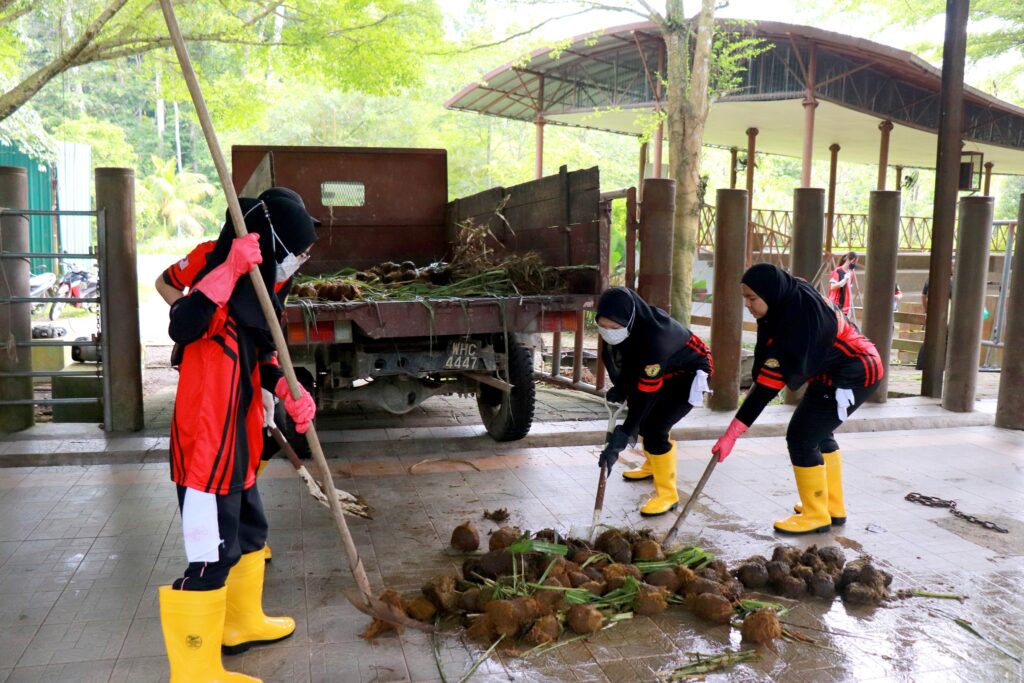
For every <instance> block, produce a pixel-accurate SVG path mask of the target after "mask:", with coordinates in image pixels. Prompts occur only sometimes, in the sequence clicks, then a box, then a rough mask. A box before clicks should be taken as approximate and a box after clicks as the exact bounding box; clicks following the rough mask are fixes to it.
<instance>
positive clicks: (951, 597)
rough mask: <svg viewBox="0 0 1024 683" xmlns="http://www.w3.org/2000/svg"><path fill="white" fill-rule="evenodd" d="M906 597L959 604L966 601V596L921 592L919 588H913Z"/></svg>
mask: <svg viewBox="0 0 1024 683" xmlns="http://www.w3.org/2000/svg"><path fill="white" fill-rule="evenodd" d="M908 595H910V596H911V597H914V598H939V599H940V600H958V601H960V602H963V601H964V600H966V599H967V596H966V595H957V594H956V593H935V592H933V591H926V590H921V589H919V588H915V589H914V590H912V591H910V592H909V593H908Z"/></svg>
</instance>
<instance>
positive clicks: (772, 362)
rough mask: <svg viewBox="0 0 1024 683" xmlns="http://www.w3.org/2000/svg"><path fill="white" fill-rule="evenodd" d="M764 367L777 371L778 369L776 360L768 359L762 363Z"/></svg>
mask: <svg viewBox="0 0 1024 683" xmlns="http://www.w3.org/2000/svg"><path fill="white" fill-rule="evenodd" d="M764 366H765V367H766V368H772V369H774V370H778V369H779V361H778V359H776V358H769V359H768V360H766V361H765V362H764Z"/></svg>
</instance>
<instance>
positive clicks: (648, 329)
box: [597, 287, 691, 384]
mask: <svg viewBox="0 0 1024 683" xmlns="http://www.w3.org/2000/svg"><path fill="white" fill-rule="evenodd" d="M597 315H598V317H601V318H607V319H609V320H613V321H615V322H617V323H618V324H620V325H622V326H623V327H626V328H627V329H629V336H628V337H626V340H625V341H623V342H622V343H621V344H616V345H614V346H612V345H611V344H603V345H602V346H603V347H604V358H605V365H606V366H607V367H608V373H609V375H611V377H612V381H613V382H614V383H616V384H619V383H621V380H619V379H618V378H617V376H616V375H620V376H621V375H622V374H623V373H626V374H627V375H632V374H634V373H638V372H639V371H640V369H641V368H642V367H643V366H646V365H650V364H653V363H661V364H664V363H665V362H666V361H668V359H669V358H670V357H671V356H672V354H674V353H675V352H677V351H679V350H680V349H682V348H683V347H685V346H686V342H688V341H690V336H691V335H690V332H689V330H687V329H686V328H685V327H683V326H682V325H681V324H679V323H678V322H677V321H675V320H674V319H672V317H670V316H669V314H668V313H666V312H665V311H663V310H661V309H660V308H657V307H656V306H651V305H650V304H649V303H647V302H646V301H644V300H643V299H642V298H641V297H640V295H639V294H637V293H636V292H634V291H633V290H632V289H628V288H626V287H612V288H611V289H606V290H605V291H604V293H603V294H601V298H600V299H598V300H597ZM630 319H632V321H631V320H630ZM627 379H628V378H627Z"/></svg>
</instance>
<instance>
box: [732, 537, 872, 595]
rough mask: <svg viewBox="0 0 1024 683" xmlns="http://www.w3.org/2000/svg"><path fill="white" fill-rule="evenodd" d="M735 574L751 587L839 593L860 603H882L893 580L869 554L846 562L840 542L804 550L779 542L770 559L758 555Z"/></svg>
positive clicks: (780, 592) (785, 591)
mask: <svg viewBox="0 0 1024 683" xmlns="http://www.w3.org/2000/svg"><path fill="white" fill-rule="evenodd" d="M732 574H733V576H735V577H736V578H737V579H739V580H740V582H741V583H742V584H743V586H744V587H746V588H749V589H751V590H768V591H771V592H773V593H776V594H778V595H781V596H783V597H786V598H791V599H794V600H799V599H801V598H803V597H805V596H807V595H812V596H814V597H817V598H824V599H826V600H831V599H832V598H834V597H835V596H836V594H839V595H840V596H842V598H843V600H844V601H846V602H849V603H851V604H858V605H878V604H880V603H882V602H883V601H885V600H886V599H888V597H889V590H888V589H889V584H891V583H892V575H891V574H889V573H888V572H885V571H882V570H881V569H877V568H875V567H874V565H872V564H871V561H870V559H868V558H861V559H858V560H854V561H853V562H850V563H847V562H846V557H845V555H844V554H843V551H842V549H840V548H839V547H838V546H828V547H825V548H818V547H817V546H811V547H810V548H808V549H806V550H801V549H799V548H793V547H791V546H783V545H779V546H776V547H775V548H774V550H773V552H772V559H771V560H767V559H765V558H764V557H762V556H761V555H755V556H754V557H751V558H749V559H747V560H745V561H744V562H743V563H741V564H740V566H739V567H737V568H736V569H734V570H733V571H732Z"/></svg>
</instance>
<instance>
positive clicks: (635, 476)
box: [622, 451, 654, 481]
mask: <svg viewBox="0 0 1024 683" xmlns="http://www.w3.org/2000/svg"><path fill="white" fill-rule="evenodd" d="M653 476H654V471H653V470H652V469H651V457H650V456H649V455H647V451H644V462H643V464H642V465H640V467H634V468H633V469H631V470H626V471H625V472H623V473H622V478H623V479H625V480H626V481H643V480H645V479H650V478H651V477H653Z"/></svg>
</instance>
